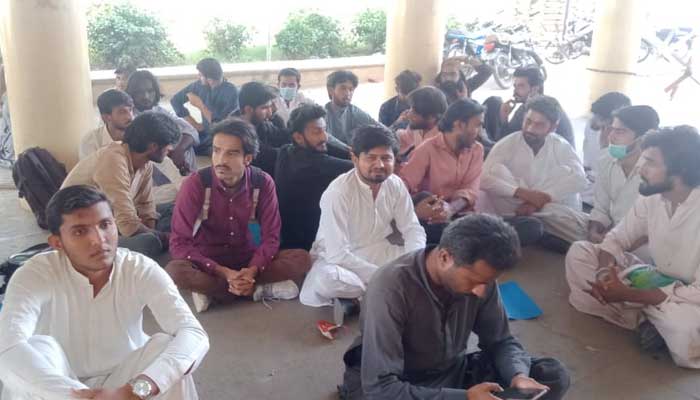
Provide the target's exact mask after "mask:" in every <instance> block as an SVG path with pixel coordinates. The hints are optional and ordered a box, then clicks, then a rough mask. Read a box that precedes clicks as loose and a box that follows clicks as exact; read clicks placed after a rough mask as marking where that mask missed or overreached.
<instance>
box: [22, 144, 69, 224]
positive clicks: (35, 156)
mask: <svg viewBox="0 0 700 400" xmlns="http://www.w3.org/2000/svg"><path fill="white" fill-rule="evenodd" d="M12 179H13V180H14V181H15V187H17V190H19V197H20V198H24V199H26V200H27V203H29V207H31V209H32V212H33V213H34V216H35V217H36V222H37V223H38V224H39V226H40V227H41V228H43V229H46V228H47V225H46V205H47V204H48V203H49V200H50V199H51V196H53V195H54V193H56V192H57V191H58V189H60V188H61V184H63V181H64V180H65V179H66V167H65V166H64V165H63V164H61V163H59V162H58V161H56V159H55V158H54V157H53V156H52V155H51V153H49V152H48V151H47V150H46V149H42V148H40V147H32V148H31V149H27V150H25V151H24V152H22V154H20V155H19V156H18V157H17V161H15V165H14V166H13V167H12Z"/></svg>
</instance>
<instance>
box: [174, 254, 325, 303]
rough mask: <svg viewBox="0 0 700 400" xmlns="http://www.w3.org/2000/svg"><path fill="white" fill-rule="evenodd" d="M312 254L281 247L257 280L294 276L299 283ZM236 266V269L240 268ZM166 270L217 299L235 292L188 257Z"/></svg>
mask: <svg viewBox="0 0 700 400" xmlns="http://www.w3.org/2000/svg"><path fill="white" fill-rule="evenodd" d="M310 266H311V258H310V256H309V253H308V252H307V251H305V250H299V249H294V250H280V252H279V253H277V255H276V256H275V257H274V258H273V259H272V261H271V262H270V264H269V265H267V267H265V269H264V270H263V271H262V272H260V273H259V274H258V276H257V278H256V283H261V284H265V283H274V282H282V281H286V280H293V281H295V282H296V284H297V285H300V284H301V282H302V281H303V280H304V275H305V274H306V273H307V272H308V271H309V268H310ZM240 268H241V267H240V266H239V267H238V268H237V269H240ZM165 270H166V271H167V272H168V274H170V276H171V277H172V278H173V281H174V282H175V285H177V287H178V288H180V289H183V290H191V291H193V292H197V293H202V294H205V295H207V296H211V297H213V298H215V299H218V300H224V301H225V300H232V299H234V298H236V297H238V296H236V295H234V294H233V293H231V292H229V290H228V287H229V285H228V282H226V280H225V279H223V278H221V277H219V276H217V275H213V274H209V273H207V272H204V271H202V270H200V269H199V268H197V267H196V266H195V265H194V264H193V263H192V262H190V261H188V260H173V261H170V262H169V263H168V265H167V266H166V267H165Z"/></svg>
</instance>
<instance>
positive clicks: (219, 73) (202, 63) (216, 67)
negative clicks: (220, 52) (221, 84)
mask: <svg viewBox="0 0 700 400" xmlns="http://www.w3.org/2000/svg"><path fill="white" fill-rule="evenodd" d="M197 71H199V72H200V73H201V74H202V75H204V77H205V78H207V79H213V80H215V81H219V80H221V78H223V77H224V70H223V69H222V68H221V64H220V63H219V61H218V60H217V59H215V58H211V57H207V58H203V59H201V60H199V62H198V63H197Z"/></svg>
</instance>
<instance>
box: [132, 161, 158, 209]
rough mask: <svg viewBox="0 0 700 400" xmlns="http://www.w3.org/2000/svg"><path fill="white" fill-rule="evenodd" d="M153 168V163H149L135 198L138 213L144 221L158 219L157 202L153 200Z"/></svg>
mask: <svg viewBox="0 0 700 400" xmlns="http://www.w3.org/2000/svg"><path fill="white" fill-rule="evenodd" d="M153 168H154V166H153V163H152V162H149V163H147V164H146V166H145V167H144V171H143V176H142V177H141V182H140V184H139V188H138V191H137V192H136V197H135V198H134V205H135V207H136V213H137V214H138V216H139V218H140V219H141V220H142V221H147V220H149V219H154V220H157V219H158V213H157V212H156V201H155V199H154V198H153Z"/></svg>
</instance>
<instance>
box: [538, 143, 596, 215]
mask: <svg viewBox="0 0 700 400" xmlns="http://www.w3.org/2000/svg"><path fill="white" fill-rule="evenodd" d="M554 151H555V157H556V159H555V163H556V164H555V167H556V168H555V170H554V171H551V172H552V174H553V175H554V176H553V178H554V179H555V180H556V185H553V189H551V190H550V191H549V193H548V194H549V195H550V196H552V200H554V201H557V200H561V199H563V198H564V197H566V196H568V195H570V194H573V193H580V192H582V191H584V190H585V189H586V185H588V179H586V172H585V171H584V170H583V164H582V163H581V159H579V158H578V155H577V154H576V151H575V150H574V148H573V147H571V146H570V145H569V144H568V143H565V142H561V141H558V142H557V146H556V148H555V149H554Z"/></svg>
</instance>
